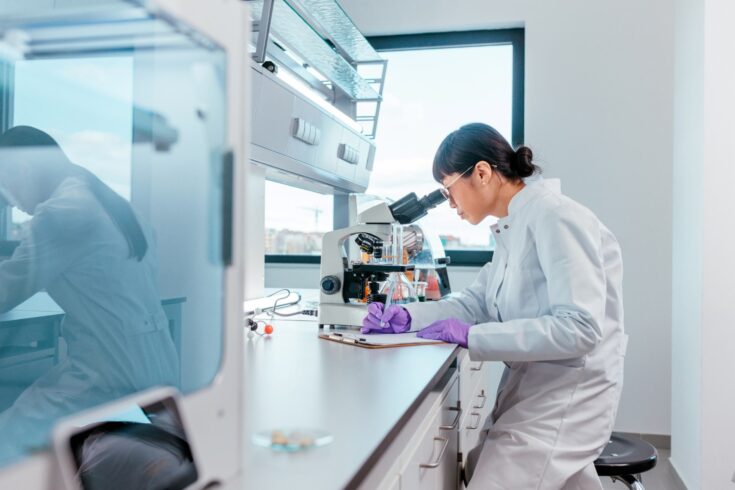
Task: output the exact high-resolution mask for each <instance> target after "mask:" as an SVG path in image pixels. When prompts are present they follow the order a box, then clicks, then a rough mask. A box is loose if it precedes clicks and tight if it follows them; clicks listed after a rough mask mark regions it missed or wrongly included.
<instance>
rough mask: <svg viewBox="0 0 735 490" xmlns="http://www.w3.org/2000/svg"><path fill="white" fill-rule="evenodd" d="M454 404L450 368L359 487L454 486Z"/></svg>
mask: <svg viewBox="0 0 735 490" xmlns="http://www.w3.org/2000/svg"><path fill="white" fill-rule="evenodd" d="M458 405H459V381H458V379H457V370H456V369H454V368H450V369H449V370H448V371H447V372H446V373H445V375H444V376H443V377H442V379H441V380H440V381H439V382H438V383H437V386H436V387H435V388H434V389H433V390H432V391H431V392H429V394H428V395H427V396H426V398H425V399H424V400H423V401H422V403H421V404H420V406H419V407H418V408H417V409H416V410H415V412H414V413H413V415H412V416H411V417H410V419H409V420H408V421H407V422H406V423H405V424H404V425H403V427H402V430H401V431H400V433H399V434H398V435H397V436H396V437H395V439H394V440H393V442H392V443H391V445H390V446H389V447H388V449H387V450H386V451H385V452H384V453H383V454H382V457H381V459H380V460H379V461H378V462H377V463H376V464H375V465H374V466H373V467H372V469H371V472H370V474H369V476H368V477H367V478H366V479H365V480H364V481H363V482H362V484H361V485H360V488H364V489H370V490H373V489H375V488H378V489H381V490H382V489H386V490H387V489H393V490H395V489H400V490H427V489H430V490H444V489H447V488H449V489H453V488H457V483H458V481H459V472H458V465H457V451H458V446H457V444H458V432H457V427H459V419H460V417H459V415H460V412H459V411H458ZM396 483H397V486H396Z"/></svg>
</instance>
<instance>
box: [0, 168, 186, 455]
mask: <svg viewBox="0 0 735 490" xmlns="http://www.w3.org/2000/svg"><path fill="white" fill-rule="evenodd" d="M141 226H144V225H141ZM144 230H146V228H145V227H144ZM146 238H147V240H148V252H147V253H146V255H145V257H144V258H143V260H142V261H140V262H138V261H137V259H135V258H131V257H129V254H130V252H129V248H128V244H127V242H126V240H125V239H124V237H123V235H122V233H121V232H120V230H119V229H118V228H117V226H116V225H115V223H114V222H113V221H112V220H111V218H110V216H109V215H108V214H107V212H106V211H105V210H104V208H103V207H102V205H101V204H100V203H99V201H98V200H97V199H96V198H95V197H94V195H93V194H92V192H91V190H90V189H89V187H88V185H87V183H86V182H85V181H84V180H81V179H78V178H67V179H65V180H64V181H63V182H62V183H61V185H60V186H59V187H58V188H57V189H56V190H55V192H54V193H53V195H52V196H51V198H49V199H48V200H47V201H44V202H43V203H41V204H40V205H39V206H38V207H37V209H36V212H35V215H34V217H33V219H32V220H31V222H30V230H29V233H28V236H27V238H25V239H24V240H22V241H21V244H20V245H19V246H18V248H17V249H16V250H15V252H14V254H13V256H12V257H11V258H10V259H8V260H5V261H2V262H0V311H7V310H9V309H11V308H13V307H15V306H17V305H18V304H19V303H21V302H23V301H24V300H26V299H27V298H29V297H30V296H32V295H33V294H35V293H37V292H39V291H41V290H43V289H45V290H46V292H47V293H48V294H49V296H50V297H51V298H52V299H53V300H54V301H55V302H56V303H57V304H58V305H59V306H60V307H61V308H62V309H63V310H64V312H65V318H64V321H63V323H62V326H61V335H62V338H63V339H64V340H65V342H66V346H67V356H66V359H64V360H63V361H61V362H60V363H59V364H57V365H56V366H54V367H53V368H52V369H50V370H49V371H47V372H46V373H45V374H43V375H42V376H41V377H40V378H39V379H37V380H36V381H35V382H34V383H33V384H32V385H31V386H29V387H28V388H27V389H26V390H25V391H23V393H21V395H20V396H19V397H18V398H17V399H16V400H15V402H14V403H13V405H12V406H10V408H8V409H7V410H5V411H3V412H2V413H0V461H1V460H2V459H4V458H6V459H7V458H8V457H12V456H13V455H15V454H18V450H19V449H24V450H27V449H28V448H29V447H34V446H38V445H42V444H43V443H44V442H45V441H46V438H47V437H48V432H49V430H50V428H51V426H52V424H53V423H54V422H55V421H56V419H57V418H59V417H61V416H64V415H68V414H70V413H73V412H76V411H79V410H82V409H84V408H88V407H91V406H93V405H96V404H100V403H103V402H106V401H109V400H114V399H115V398H119V397H122V396H124V395H126V394H130V393H133V392H136V391H140V390H143V389H146V388H149V387H151V386H155V385H173V386H176V385H177V384H178V360H177V353H176V349H175V347H174V344H173V341H172V339H171V335H170V333H169V331H168V321H167V318H166V316H165V313H164V312H163V309H162V307H161V298H160V296H159V293H158V287H157V284H156V280H157V272H156V258H155V246H154V243H153V240H152V234H151V233H149V232H146ZM11 381H12V380H11ZM5 382H8V381H7V380H5V381H0V383H5Z"/></svg>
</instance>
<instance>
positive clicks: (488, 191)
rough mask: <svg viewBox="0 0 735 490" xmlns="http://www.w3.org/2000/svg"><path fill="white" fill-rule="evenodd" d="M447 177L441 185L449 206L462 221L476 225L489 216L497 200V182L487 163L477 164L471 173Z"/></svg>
mask: <svg viewBox="0 0 735 490" xmlns="http://www.w3.org/2000/svg"><path fill="white" fill-rule="evenodd" d="M460 175H461V174H460V173H459V172H455V173H453V174H450V175H447V176H445V177H444V179H442V185H444V188H445V189H447V193H448V194H449V206H450V207H451V208H452V209H456V210H457V215H459V217H460V218H461V219H463V220H466V221H468V222H469V223H471V224H473V225H476V224H478V223H480V222H482V220H484V219H485V218H487V217H488V216H489V214H490V212H489V210H490V209H493V206H494V204H495V201H496V200H497V195H498V192H497V190H498V187H499V184H500V182H499V180H498V177H497V173H495V172H493V170H492V167H491V166H490V165H489V164H488V163H487V162H478V163H477V164H476V165H475V166H474V167H473V168H472V170H471V171H468V172H467V173H466V174H465V175H463V176H460Z"/></svg>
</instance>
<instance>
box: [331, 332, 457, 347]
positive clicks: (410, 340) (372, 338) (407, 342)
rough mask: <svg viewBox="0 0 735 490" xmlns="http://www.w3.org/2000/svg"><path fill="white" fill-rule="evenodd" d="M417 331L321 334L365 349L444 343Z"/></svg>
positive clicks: (334, 340) (335, 340) (332, 339)
mask: <svg viewBox="0 0 735 490" xmlns="http://www.w3.org/2000/svg"><path fill="white" fill-rule="evenodd" d="M416 333H417V332H407V333H395V334H364V333H360V332H331V333H322V334H319V338H320V339H324V340H329V341H332V342H339V343H341V344H347V345H354V346H355V347H362V348H364V349H389V348H391V347H414V346H418V345H438V344H444V342H442V341H441V340H431V339H422V338H420V337H417V336H416Z"/></svg>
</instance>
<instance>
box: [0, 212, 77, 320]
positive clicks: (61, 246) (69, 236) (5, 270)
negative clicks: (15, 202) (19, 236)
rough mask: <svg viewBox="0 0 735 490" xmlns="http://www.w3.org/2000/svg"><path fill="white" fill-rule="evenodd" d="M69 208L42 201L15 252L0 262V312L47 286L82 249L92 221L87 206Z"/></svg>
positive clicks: (11, 307) (16, 304)
mask: <svg viewBox="0 0 735 490" xmlns="http://www.w3.org/2000/svg"><path fill="white" fill-rule="evenodd" d="M68 211H69V210H68V209H66V210H65V209H63V208H62V207H59V206H57V205H56V204H55V203H50V204H47V205H42V207H41V208H40V209H39V210H38V211H37V213H36V215H35V216H34V217H33V219H32V220H31V221H30V230H29V231H28V234H27V236H26V237H25V238H24V239H23V240H22V241H21V243H20V245H18V247H17V248H16V249H15V251H14V252H13V255H12V256H11V257H10V258H9V259H7V260H4V261H2V262H0V312H6V311H9V310H11V309H13V308H15V307H16V306H18V305H19V304H20V303H22V302H23V301H25V300H27V299H28V298H30V297H31V296H33V295H34V294H36V293H37V292H39V291H41V290H42V289H44V288H45V287H46V286H48V284H49V283H50V282H51V281H53V280H54V279H55V278H56V277H58V276H59V274H61V273H62V272H63V271H65V270H66V269H67V268H68V267H69V266H70V265H71V264H72V263H73V262H74V261H75V260H77V259H78V257H79V256H80V255H81V254H82V253H83V251H82V249H83V246H82V245H81V244H82V243H83V242H84V240H85V236H87V233H88V232H89V222H88V221H87V220H85V219H84V217H83V215H82V214H83V211H84V210H79V211H80V213H82V214H80V213H69V212H68Z"/></svg>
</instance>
